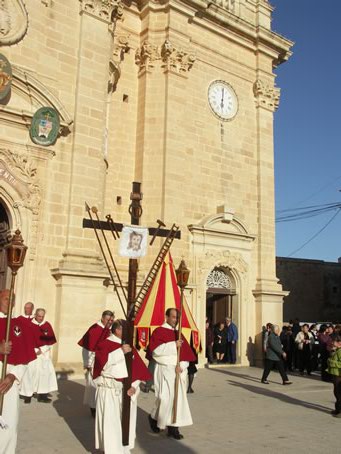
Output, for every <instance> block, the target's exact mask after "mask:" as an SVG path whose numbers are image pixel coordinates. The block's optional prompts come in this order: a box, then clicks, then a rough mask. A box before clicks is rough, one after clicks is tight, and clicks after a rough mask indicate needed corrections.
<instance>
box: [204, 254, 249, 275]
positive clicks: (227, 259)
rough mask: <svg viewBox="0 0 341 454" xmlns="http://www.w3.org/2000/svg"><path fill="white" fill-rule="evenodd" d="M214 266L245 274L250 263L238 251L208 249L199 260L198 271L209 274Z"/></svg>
mask: <svg viewBox="0 0 341 454" xmlns="http://www.w3.org/2000/svg"><path fill="white" fill-rule="evenodd" d="M214 268H228V269H230V270H235V271H237V272H238V273H240V274H245V273H246V272H247V270H248V264H247V263H246V262H245V260H244V259H243V257H242V256H241V255H240V254H239V253H238V252H231V251H229V250H226V251H222V252H221V251H207V252H206V253H205V254H204V255H203V256H201V258H200V259H199V261H198V272H199V274H201V275H203V274H204V275H207V276H208V274H209V273H210V271H211V270H212V269H214Z"/></svg>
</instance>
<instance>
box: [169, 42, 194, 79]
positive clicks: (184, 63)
mask: <svg viewBox="0 0 341 454" xmlns="http://www.w3.org/2000/svg"><path fill="white" fill-rule="evenodd" d="M161 59H162V62H163V63H162V67H163V68H165V69H166V70H168V71H175V72H177V73H186V72H188V71H189V70H190V69H191V68H192V66H193V65H194V62H195V60H196V57H195V55H194V54H192V53H190V52H185V51H184V50H182V49H176V48H175V47H174V46H173V44H172V43H171V42H170V41H169V40H168V39H167V40H166V41H165V42H164V43H163V45H162V46H161Z"/></svg>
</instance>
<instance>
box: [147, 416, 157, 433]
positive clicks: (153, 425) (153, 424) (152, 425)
mask: <svg viewBox="0 0 341 454" xmlns="http://www.w3.org/2000/svg"><path fill="white" fill-rule="evenodd" d="M148 421H149V425H150V428H151V429H152V431H153V432H154V433H155V434H158V433H160V429H159V428H158V426H157V421H156V419H153V418H152V417H151V416H150V415H148Z"/></svg>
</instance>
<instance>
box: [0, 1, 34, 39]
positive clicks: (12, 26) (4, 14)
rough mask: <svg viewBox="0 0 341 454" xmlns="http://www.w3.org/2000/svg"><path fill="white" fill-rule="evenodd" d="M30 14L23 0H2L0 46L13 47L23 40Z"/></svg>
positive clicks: (0, 5) (0, 2) (0, 4)
mask: <svg viewBox="0 0 341 454" xmlns="http://www.w3.org/2000/svg"><path fill="white" fill-rule="evenodd" d="M27 28H28V14H27V10H26V7H25V4H24V2H23V0H0V46H11V45H12V44H16V43H18V42H19V41H21V40H22V39H23V37H24V36H25V34H26V32H27Z"/></svg>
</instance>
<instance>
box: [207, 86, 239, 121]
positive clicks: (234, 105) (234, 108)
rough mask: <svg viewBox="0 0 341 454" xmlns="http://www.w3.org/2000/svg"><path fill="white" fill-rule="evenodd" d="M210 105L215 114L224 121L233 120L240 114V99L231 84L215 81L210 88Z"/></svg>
mask: <svg viewBox="0 0 341 454" xmlns="http://www.w3.org/2000/svg"><path fill="white" fill-rule="evenodd" d="M208 103H209V105H210V108H211V110H212V112H213V114H214V115H215V116H216V117H218V118H219V120H222V121H230V120H232V119H233V118H234V117H235V116H236V115H237V112H238V98H237V95H236V92H235V91H234V89H233V88H232V87H231V85H230V84H228V83H227V82H225V81H224V80H215V81H213V82H212V83H211V84H210V86H209V87H208Z"/></svg>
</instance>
